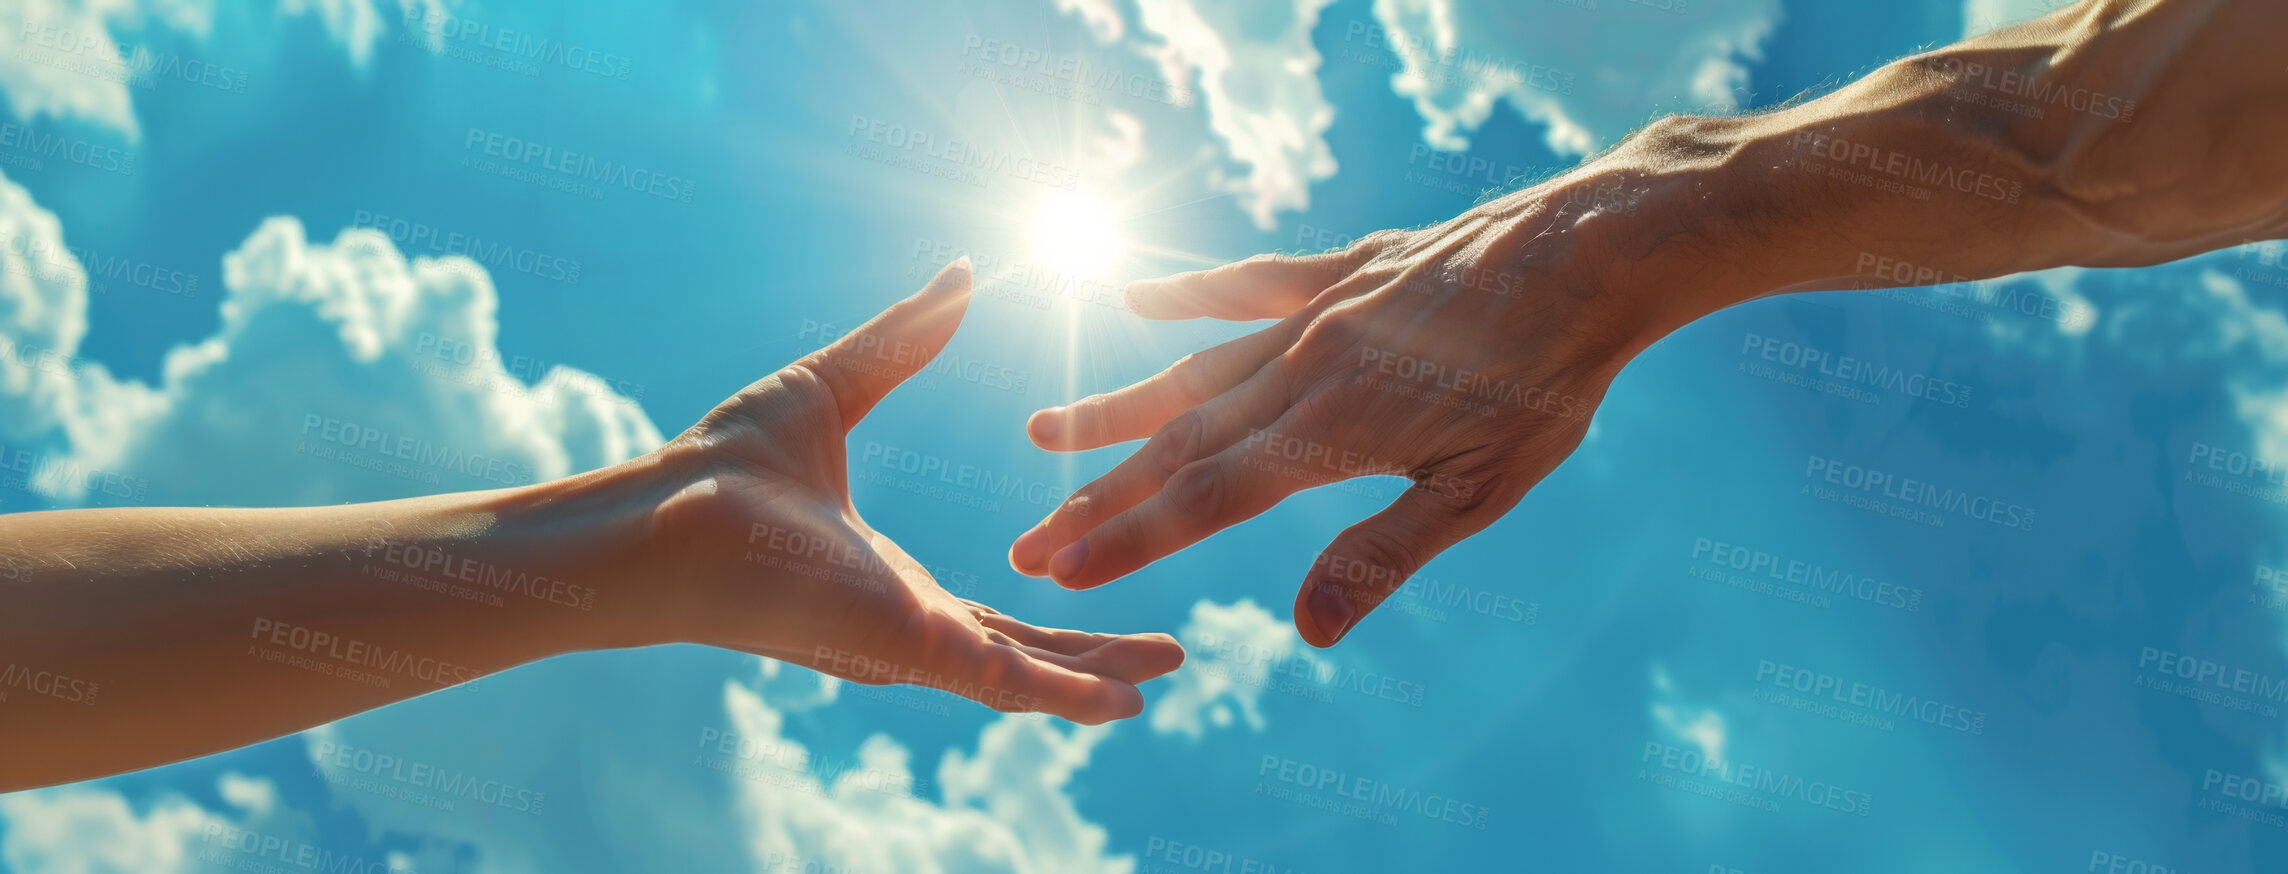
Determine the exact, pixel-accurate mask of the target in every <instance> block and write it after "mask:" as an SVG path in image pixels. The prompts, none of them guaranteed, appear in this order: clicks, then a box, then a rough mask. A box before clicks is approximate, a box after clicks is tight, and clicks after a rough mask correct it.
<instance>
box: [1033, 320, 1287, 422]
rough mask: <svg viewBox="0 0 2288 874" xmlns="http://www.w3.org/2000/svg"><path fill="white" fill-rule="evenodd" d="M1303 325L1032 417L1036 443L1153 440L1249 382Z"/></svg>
mask: <svg viewBox="0 0 2288 874" xmlns="http://www.w3.org/2000/svg"><path fill="white" fill-rule="evenodd" d="M1298 332H1299V326H1297V325H1293V324H1285V323H1283V324H1279V325H1275V326H1272V327H1269V328H1265V329H1263V330H1261V331H1257V332H1255V333H1253V334H1249V335H1247V336H1245V337H1241V338H1239V339H1236V340H1231V341H1229V342H1226V343H1223V344H1220V345H1217V346H1214V347H1212V348H1209V349H1207V350H1205V351H1202V352H1195V353H1192V354H1190V355H1186V356H1184V357H1183V358H1181V359H1179V360H1177V361H1176V363H1175V364H1173V365H1170V366H1169V367H1168V369H1166V370H1163V371H1160V372H1159V373H1157V374H1154V375H1152V376H1150V377H1147V378H1145V379H1143V380H1142V381H1139V382H1137V383H1135V384H1132V385H1129V386H1127V387H1125V388H1121V389H1117V390H1114V391H1109V392H1105V393H1104V394H1099V395H1090V396H1088V397H1085V398H1082V399H1080V400H1078V401H1075V402H1073V403H1071V404H1067V405H1065V406H1062V407H1050V408H1048V409H1045V410H1042V411H1040V412H1037V413H1034V414H1033V418H1032V419H1031V420H1030V421H1028V422H1026V423H1025V431H1026V433H1027V434H1028V435H1030V436H1031V437H1032V438H1033V444H1034V445H1036V446H1039V447H1041V448H1042V449H1047V450H1051V451H1055V452H1078V451H1080V450H1083V449H1095V448H1097V447H1100V446H1110V445H1112V444H1114V443H1125V442H1127V441H1130V440H1141V439H1143V438H1145V437H1150V436H1152V432H1154V431H1157V430H1160V428H1161V426H1163V425H1166V424H1168V421H1169V420H1171V419H1174V418H1176V417H1177V416H1179V415H1182V414H1183V412H1184V411H1185V410H1189V409H1191V408H1193V407H1196V406H1199V405H1200V404H1203V403H1206V402H1207V401H1208V400H1209V399H1211V398H1214V397H1215V396H1217V395H1220V394H1223V393H1224V392H1226V391H1229V390H1231V388H1232V387H1233V386H1236V385H1238V384H1240V383H1241V382H1245V381H1246V380H1247V378H1248V377H1250V376H1253V375H1254V374H1255V373H1256V371H1259V370H1262V369H1263V365H1264V364H1266V363H1268V362H1270V361H1271V359H1273V358H1276V357H1278V355H1279V353H1281V352H1283V351H1285V350H1286V349H1287V347H1288V346H1290V345H1292V344H1293V343H1294V342H1295V335H1296V334H1297V333H1298Z"/></svg>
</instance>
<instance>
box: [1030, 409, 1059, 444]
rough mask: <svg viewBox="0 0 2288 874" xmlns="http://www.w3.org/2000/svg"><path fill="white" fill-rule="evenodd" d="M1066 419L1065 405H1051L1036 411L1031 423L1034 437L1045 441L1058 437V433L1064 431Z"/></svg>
mask: <svg viewBox="0 0 2288 874" xmlns="http://www.w3.org/2000/svg"><path fill="white" fill-rule="evenodd" d="M1064 420H1065V408H1063V407H1050V408H1048V409H1046V410H1042V411H1040V412H1038V413H1034V414H1033V421H1032V422H1031V425H1030V427H1031V428H1032V431H1033V439H1035V440H1038V441H1041V442H1044V443H1046V442H1048V441H1051V440H1055V439H1057V435H1058V434H1059V433H1062V432H1063V431H1064V427H1065V426H1064Z"/></svg>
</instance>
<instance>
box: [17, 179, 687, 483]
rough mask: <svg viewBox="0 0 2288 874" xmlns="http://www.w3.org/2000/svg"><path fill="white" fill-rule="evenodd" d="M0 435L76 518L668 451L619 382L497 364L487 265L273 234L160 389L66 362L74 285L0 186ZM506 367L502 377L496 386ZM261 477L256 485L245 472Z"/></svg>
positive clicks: (79, 326) (370, 244)
mask: <svg viewBox="0 0 2288 874" xmlns="http://www.w3.org/2000/svg"><path fill="white" fill-rule="evenodd" d="M11 233H13V234H20V235H21V236H20V237H19V236H0V239H8V240H18V241H20V242H19V243H17V244H12V245H9V246H5V247H0V412H4V413H5V414H6V415H5V416H0V422H5V423H7V424H5V425H0V429H4V430H5V432H6V433H5V434H0V436H5V437H6V438H7V440H8V441H9V443H10V444H11V445H12V447H13V448H15V449H17V450H18V451H19V452H31V453H36V454H38V455H39V456H40V463H39V464H37V465H34V468H35V469H34V471H33V476H32V479H31V482H32V484H33V485H34V486H35V487H36V488H39V489H41V490H42V491H45V492H47V493H48V494H49V495H50V496H51V497H53V498H55V499H58V500H60V501H64V502H67V503H72V502H88V503H211V504H319V503H333V502H340V501H350V500H372V499H379V498H388V497H400V496H405V495H415V494H430V493H435V492H442V491H454V490H465V489H471V488H489V487H500V486H506V485H517V484H522V483H527V482H537V481H542V480H548V479H554V478H556V477H561V476H565V475H567V474H571V473H576V472H579V471H582V470H587V469H591V468H595V467H599V466H602V465H605V464H610V463H612V462H616V461H620V460H622V459H626V458H629V457H633V456H635V455H638V454H641V453H643V452H646V451H649V450H650V449H651V448H653V447H655V446H657V445H659V443H660V442H662V437H661V435H660V433H659V430H658V429H657V428H656V427H654V426H653V425H652V423H651V420H650V419H649V418H648V417H647V416H645V415H644V412H643V410H642V408H641V407H639V406H638V405H637V404H636V403H635V402H634V401H632V400H630V399H629V398H628V397H626V396H624V395H623V394H622V393H620V392H619V391H618V389H619V388H621V387H626V386H615V385H614V384H610V383H607V382H606V381H604V380H602V379H599V378H597V377H595V376H593V375H590V374H587V373H584V372H581V371H578V370H575V369H572V368H566V367H550V368H548V369H546V370H545V371H543V370H542V369H541V368H539V367H537V366H529V365H528V364H527V363H526V359H523V358H521V357H514V356H506V355H503V354H502V353H501V352H500V350H499V347H498V345H497V344H496V342H495V337H496V335H497V333H498V330H499V322H498V320H497V318H496V313H495V308H496V306H497V298H496V296H495V293H494V290H493V286H492V282H491V279H490V277H489V276H488V275H487V274H486V273H485V271H484V270H483V268H481V267H479V266H478V265H476V264H475V263H473V262H469V261H467V260H465V259H460V258H447V259H427V258H422V259H415V260H412V261H407V260H406V258H405V257H404V256H403V255H401V254H399V253H398V251H397V249H396V248H395V246H393V245H392V244H391V243H390V241H389V239H388V238H387V237H385V236H383V235H381V234H379V233H378V232H374V231H364V230H350V231H344V232H343V233H342V234H341V235H340V236H339V237H337V238H336V239H335V240H334V241H333V242H332V243H314V242H312V241H310V240H309V239H308V238H307V236H306V234H305V231H304V229H303V227H302V225H301V223H300V222H298V221H295V220H293V219H290V218H276V219H271V220H269V221H267V222H264V223H263V224H262V226H261V227H259V228H257V229H256V230H255V232H254V234H253V236H251V237H249V238H248V239H247V241H246V242H245V243H244V244H243V245H242V246H241V247H240V248H239V249H238V251H235V252H232V253H230V254H229V255H227V256H225V257H224V259H223V278H224V289H223V295H224V297H223V301H222V322H223V323H222V327H221V329H220V330H219V331H218V332H217V333H216V334H215V335H214V336H212V337H210V338H208V339H206V340H204V341H202V342H199V343H197V344H194V345H188V346H181V347H177V348H175V349H174V350H172V351H171V352H170V353H169V354H168V355H167V356H166V359H165V368H164V376H163V379H162V381H161V383H160V384H159V385H157V386H148V385H144V384H141V383H133V382H121V381H119V380H116V379H113V378H112V377H111V375H110V374H109V372H108V371H107V370H105V369H104V368H103V367H102V366H101V365H100V364H91V363H87V362H83V361H81V360H79V359H77V358H76V353H77V348H78V343H79V340H80V337H81V335H82V334H84V333H85V330H86V324H85V323H86V284H87V283H86V276H85V273H84V272H83V271H82V270H81V268H80V265H79V264H78V263H77V262H76V261H75V260H73V259H72V257H71V255H70V253H69V251H68V249H66V248H65V240H64V239H63V237H62V234H61V232H60V230H59V228H58V227H57V224H56V221H55V218H54V216H53V215H50V214H48V213H47V211H46V210H44V209H41V208H40V207H39V206H38V205H37V204H35V203H33V202H32V201H31V198H30V197H29V195H27V194H25V192H24V190H23V189H22V188H21V187H19V186H17V185H15V184H14V183H13V182H10V181H7V180H5V179H4V178H0V234H11ZM512 367H513V368H514V369H513V370H512ZM250 464H260V465H262V466H263V467H264V468H265V469H266V470H267V471H269V473H270V475H268V476H264V477H250V476H246V475H245V469H244V465H250Z"/></svg>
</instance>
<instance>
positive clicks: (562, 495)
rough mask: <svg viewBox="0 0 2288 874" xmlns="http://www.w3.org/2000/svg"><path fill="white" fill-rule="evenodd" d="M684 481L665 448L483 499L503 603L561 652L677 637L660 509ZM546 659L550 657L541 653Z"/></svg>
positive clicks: (666, 546)
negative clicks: (665, 583)
mask: <svg viewBox="0 0 2288 874" xmlns="http://www.w3.org/2000/svg"><path fill="white" fill-rule="evenodd" d="M687 483H688V479H685V478H681V477H679V475H678V467H677V466H676V464H675V463H674V459H673V458H672V457H671V456H668V455H667V454H666V453H665V452H664V451H662V452H654V453H650V454H647V455H644V456H641V457H639V458H635V459H631V460H629V461H625V462H621V463H619V464H615V465H611V466H608V467H604V468H600V469H597V470H594V471H590V472H587V473H583V474H578V475H575V476H571V477H566V478H564V479H558V480H552V481H549V482H544V483H535V484H533V485H529V486H523V487H520V488H515V489H508V490H504V491H502V492H496V493H491V496H489V497H488V499H487V500H485V502H484V504H485V506H484V507H483V508H482V509H483V510H484V511H485V512H487V513H489V514H491V517H492V528H491V529H490V530H489V531H488V532H487V534H486V542H487V543H488V544H489V545H490V548H491V549H492V550H493V552H494V555H493V556H492V564H493V565H494V567H489V568H486V569H485V571H486V572H488V573H494V574H497V575H499V576H501V577H504V578H505V579H506V580H507V583H506V584H505V585H504V586H503V587H502V588H506V589H513V591H502V592H500V593H499V594H500V595H501V597H502V599H503V600H504V601H506V602H508V603H509V604H511V605H515V606H517V607H519V608H521V609H523V610H525V611H526V612H527V613H528V614H530V615H533V616H535V617H536V619H537V622H536V625H537V627H538V628H539V629H541V633H542V634H543V636H544V637H545V639H546V641H547V645H548V646H549V647H550V648H552V649H555V650H557V651H560V652H573V651H584V650H594V649H616V648H624V647H631V646H645V645H649V644H654V643H662V642H668V641H672V640H675V639H677V635H676V634H675V633H674V630H673V629H672V628H670V627H669V626H670V625H671V622H670V617H671V616H672V615H674V613H673V604H672V603H671V602H672V598H673V595H672V591H671V588H670V587H668V586H663V585H662V584H661V583H662V581H663V579H662V578H663V577H665V576H667V571H668V570H669V568H670V566H671V564H672V562H671V561H670V559H671V558H672V551H671V549H670V548H669V546H670V545H669V544H667V543H666V542H665V539H666V536H667V532H665V531H663V530H662V529H661V526H659V525H658V524H657V520H658V511H659V508H660V507H661V506H662V504H663V503H664V502H665V501H667V500H668V498H670V497H671V496H673V495H674V494H675V493H676V492H677V491H678V490H679V489H681V488H682V487H683V485H685V484H687ZM548 654H555V653H548Z"/></svg>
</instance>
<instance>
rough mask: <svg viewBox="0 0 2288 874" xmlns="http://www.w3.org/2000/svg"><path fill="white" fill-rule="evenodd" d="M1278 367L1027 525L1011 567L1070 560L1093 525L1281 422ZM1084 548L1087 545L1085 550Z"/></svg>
mask: <svg viewBox="0 0 2288 874" xmlns="http://www.w3.org/2000/svg"><path fill="white" fill-rule="evenodd" d="M1289 399H1290V398H1289V394H1288V387H1287V383H1286V379H1285V374H1284V373H1282V372H1280V370H1279V368H1278V366H1277V365H1273V366H1269V367H1266V368H1264V369H1263V370H1260V371H1257V372H1256V374H1255V375H1254V376H1252V377H1249V378H1248V380H1247V381H1246V382H1244V383H1241V384H1240V385H1239V387H1237V388H1234V389H1232V390H1231V391H1228V392H1225V393H1223V394H1222V395H1219V396H1217V397H1215V398H1214V399H1212V400H1209V401H1208V402H1207V403H1204V404H1201V405H1200V406H1198V407H1195V408H1193V409H1192V410H1191V411H1190V412H1187V413H1184V414H1183V415H1181V416H1178V417H1176V420H1175V421H1172V422H1169V423H1168V424H1167V425H1166V426H1164V427H1162V428H1161V429H1160V432H1159V433H1157V434H1154V435H1152V439H1151V440H1148V441H1145V443H1144V445H1143V446H1142V447H1140V448H1138V449H1137V450H1136V452H1135V454H1133V455H1130V456H1128V457H1127V458H1125V459H1122V460H1121V462H1120V463H1119V464H1117V465H1114V466H1113V468H1112V469H1111V470H1109V471H1106V472H1105V474H1104V475H1103V476H1100V477H1097V478H1096V479H1095V480H1093V481H1091V482H1090V483H1088V484H1087V485H1084V486H1081V487H1080V488H1079V489H1077V490H1075V491H1074V492H1073V493H1072V497H1069V498H1066V499H1065V501H1064V503H1062V504H1060V505H1058V506H1057V508H1056V509H1055V510H1053V511H1051V512H1050V513H1049V515H1048V517H1047V518H1045V519H1042V520H1041V522H1040V524H1038V525H1035V526H1034V527H1033V528H1032V530H1030V531H1027V532H1025V533H1024V534H1022V535H1020V536H1018V538H1017V540H1016V542H1015V543H1012V544H1010V546H1009V566H1010V567H1012V568H1015V569H1016V570H1017V572H1018V573H1021V574H1026V575H1028V576H1042V575H1044V574H1045V575H1051V576H1055V577H1057V578H1058V580H1059V582H1062V581H1063V579H1064V575H1063V574H1060V573H1058V570H1059V568H1060V567H1064V566H1065V565H1067V564H1074V563H1075V562H1074V556H1072V555H1070V554H1069V553H1070V552H1071V551H1072V547H1073V545H1074V544H1075V541H1079V540H1081V538H1082V536H1083V535H1086V534H1087V533H1089V531H1091V530H1092V529H1094V528H1096V526H1098V525H1101V524H1103V523H1104V520H1106V519H1110V518H1112V517H1114V516H1116V515H1118V514H1120V513H1123V512H1126V511H1127V510H1128V508H1130V507H1133V506H1136V504H1137V503H1138V502H1141V501H1143V500H1145V499H1147V498H1150V497H1151V496H1152V495H1153V494H1154V493H1157V492H1159V491H1160V490H1161V489H1162V488H1165V487H1166V485H1167V482H1168V478H1169V477H1170V476H1172V475H1174V474H1175V473H1176V471H1177V470H1179V469H1181V468H1182V467H1183V466H1184V465H1186V464H1190V463H1192V462H1193V461H1196V460H1198V459H1201V458H1205V457H1207V456H1210V455H1214V454H1216V453H1218V452H1221V451H1223V450H1224V448H1225V447H1228V446H1230V445H1232V444H1234V443H1238V442H1240V441H1242V440H1244V439H1246V438H1247V437H1248V435H1249V434H1251V433H1253V432H1254V431H1255V430H1256V429H1258V428H1262V427H1265V426H1267V425H1269V424H1271V423H1273V422H1276V421H1278V420H1279V417H1280V416H1282V415H1285V414H1286V412H1287V403H1288V401H1289ZM1083 551H1084V552H1085V550H1083Z"/></svg>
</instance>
